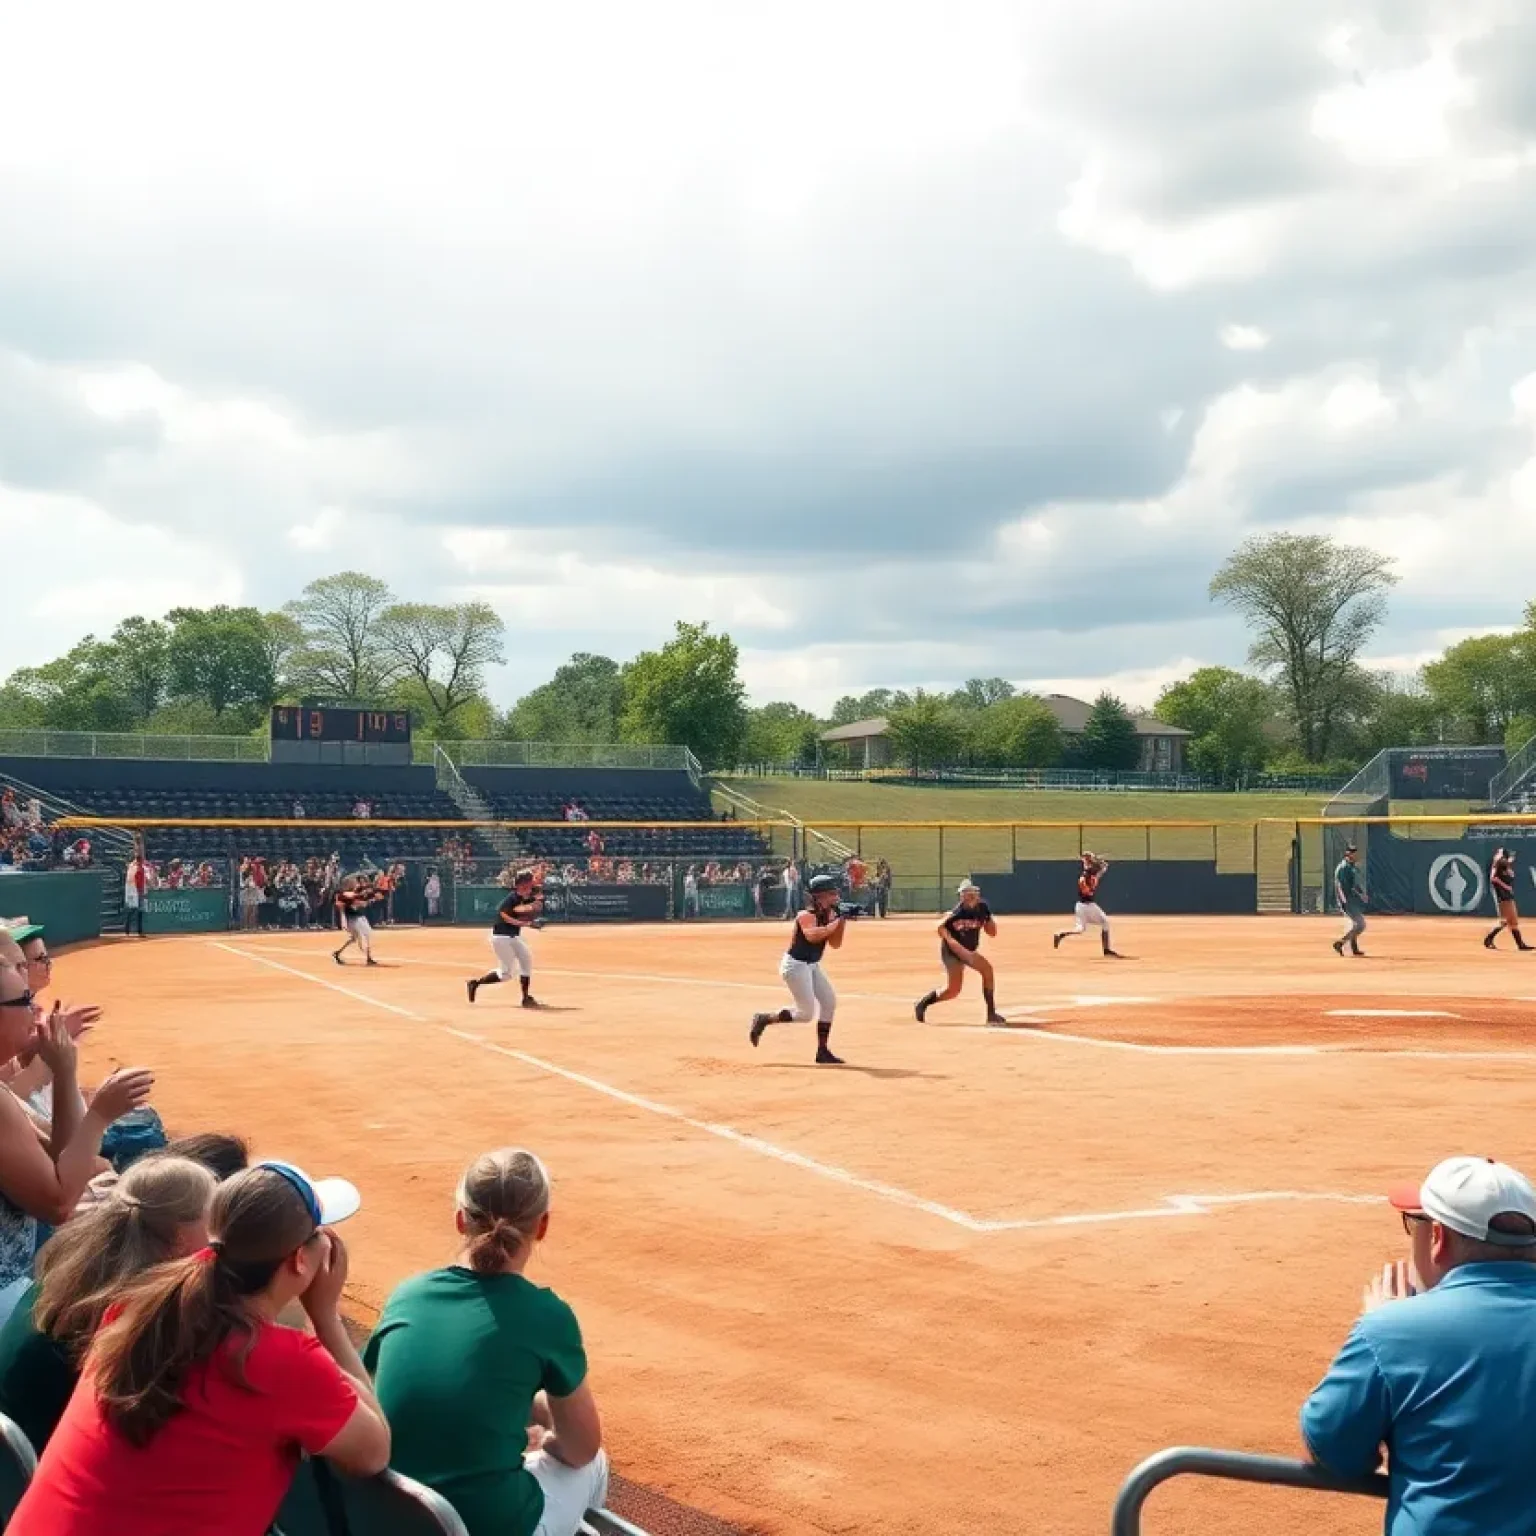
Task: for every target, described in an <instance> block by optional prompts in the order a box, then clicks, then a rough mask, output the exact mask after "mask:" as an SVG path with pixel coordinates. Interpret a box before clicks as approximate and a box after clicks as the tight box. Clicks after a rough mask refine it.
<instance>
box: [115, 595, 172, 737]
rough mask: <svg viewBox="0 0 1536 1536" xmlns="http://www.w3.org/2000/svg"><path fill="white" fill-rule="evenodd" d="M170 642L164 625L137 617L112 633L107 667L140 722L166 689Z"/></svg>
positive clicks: (162, 696) (162, 698) (149, 714)
mask: <svg viewBox="0 0 1536 1536" xmlns="http://www.w3.org/2000/svg"><path fill="white" fill-rule="evenodd" d="M169 641H170V636H169V635H168V634H167V632H166V628H165V625H164V624H161V623H158V622H156V621H155V620H154V619H145V618H140V617H139V616H138V615H135V616H134V617H133V618H129V619H124V620H123V622H122V623H121V624H119V625H118V626H117V628H116V629H114V630H113V631H112V638H111V640H110V641H109V642H108V646H109V649H110V653H111V662H110V666H111V668H112V670H113V672H115V673H116V675H117V680H118V683H119V685H120V686H121V688H122V692H123V694H124V696H125V697H126V698H127V699H128V702H129V704H130V705H131V707H132V709H133V713H134V715H135V716H136V717H137V718H138V719H139V720H148V719H149V717H150V716H151V715H153V714H154V712H155V711H156V710H157V709H158V708H159V707H160V705H161V703H162V702H163V700H164V699H165V696H166V693H167V692H168V690H169V687H170V682H171V669H170V660H169V655H168V650H169Z"/></svg>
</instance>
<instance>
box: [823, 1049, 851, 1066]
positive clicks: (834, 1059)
mask: <svg viewBox="0 0 1536 1536" xmlns="http://www.w3.org/2000/svg"><path fill="white" fill-rule="evenodd" d="M816 1065H817V1066H818V1067H841V1066H843V1065H845V1063H844V1061H843V1058H842V1057H841V1056H834V1055H833V1054H832V1052H831V1051H829V1050H828V1049H827V1048H826V1046H822V1048H821V1049H820V1050H819V1051H817V1052H816Z"/></svg>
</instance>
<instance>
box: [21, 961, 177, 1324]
mask: <svg viewBox="0 0 1536 1536" xmlns="http://www.w3.org/2000/svg"><path fill="white" fill-rule="evenodd" d="M23 1051H28V1052H30V1053H32V1054H34V1055H36V1056H37V1057H39V1058H40V1059H41V1060H42V1061H43V1063H44V1064H45V1065H46V1067H47V1068H48V1071H49V1072H50V1073H51V1075H52V1079H53V1119H52V1122H51V1124H50V1127H49V1131H48V1140H47V1142H46V1143H44V1142H43V1141H42V1140H41V1139H40V1138H39V1134H38V1131H37V1130H36V1129H35V1128H34V1125H33V1122H32V1119H31V1117H30V1116H29V1115H28V1113H27V1111H26V1109H25V1108H23V1106H22V1104H21V1102H20V1101H19V1100H18V1099H17V1098H16V1096H15V1095H14V1094H12V1093H10V1092H0V1321H3V1320H4V1319H5V1318H6V1317H8V1316H9V1315H10V1313H11V1310H12V1308H14V1307H15V1305H16V1301H17V1298H18V1297H19V1296H20V1295H21V1293H22V1292H23V1291H24V1290H26V1288H27V1286H28V1285H30V1284H31V1283H32V1257H33V1254H34V1253H35V1252H36V1251H37V1223H38V1222H39V1221H42V1222H46V1223H48V1224H49V1225H50V1226H57V1225H60V1224H61V1223H63V1222H64V1221H65V1220H67V1219H68V1217H69V1216H70V1215H71V1213H72V1212H73V1211H74V1209H75V1204H76V1202H77V1201H78V1200H79V1199H80V1196H81V1195H82V1194H83V1193H84V1192H85V1186H86V1184H87V1183H88V1182H89V1181H90V1179H91V1178H92V1176H93V1175H94V1174H95V1173H96V1172H97V1171H98V1168H97V1158H96V1152H97V1148H99V1147H100V1146H101V1142H102V1138H103V1137H104V1136H105V1135H106V1133H107V1128H108V1127H109V1126H110V1125H111V1124H112V1123H113V1121H115V1120H117V1119H119V1118H121V1117H122V1116H123V1115H125V1114H127V1113H128V1111H129V1110H131V1109H137V1108H138V1106H139V1105H141V1104H143V1103H144V1102H145V1101H146V1100H147V1099H148V1098H149V1094H150V1090H151V1088H153V1086H154V1077H153V1075H152V1074H151V1073H149V1072H147V1071H145V1070H143V1069H142V1068H138V1067H135V1068H129V1069H127V1070H123V1071H118V1072H114V1073H113V1074H112V1076H111V1077H109V1078H108V1079H107V1080H106V1082H104V1083H103V1084H102V1085H101V1087H100V1088H98V1089H97V1090H96V1093H95V1096H94V1097H93V1098H92V1100H91V1104H90V1107H89V1109H87V1108H85V1107H84V1101H83V1100H82V1099H81V1097H80V1091H79V1088H78V1086H77V1082H76V1050H75V1042H74V1040H73V1039H72V1038H71V1036H70V1033H69V1028H68V1026H67V1024H66V1022H65V1015H64V1013H63V1012H62V1011H59V1012H55V1013H53V1014H50V1015H48V1016H47V1017H42V1016H40V1015H34V1012H33V1005H32V991H31V988H29V987H28V986H27V984H26V980H25V978H24V977H23V976H22V974H21V973H20V972H19V971H17V970H16V969H14V967H12V966H8V965H7V966H0V1060H9V1059H10V1058H11V1057H14V1056H17V1055H20V1054H21V1053H22V1052H23Z"/></svg>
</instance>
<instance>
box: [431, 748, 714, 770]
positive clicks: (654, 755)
mask: <svg viewBox="0 0 1536 1536" xmlns="http://www.w3.org/2000/svg"><path fill="white" fill-rule="evenodd" d="M434 750H435V751H440V752H442V753H443V754H444V755H445V756H446V757H448V758H449V759H451V760H452V762H453V764H454V766H455V767H458V768H670V769H675V770H677V771H678V772H681V773H689V772H694V771H697V766H698V763H697V759H695V758H694V756H693V754H692V753H691V752H690V751H689V750H688V748H687V747H677V746H661V745H657V746H648V745H644V744H639V745H637V744H635V743H632V742H606V741H598V742H584V741H439V742H431V741H417V742H416V761H417V762H420V763H430V762H432V761H433V754H434ZM690 765H691V766H690Z"/></svg>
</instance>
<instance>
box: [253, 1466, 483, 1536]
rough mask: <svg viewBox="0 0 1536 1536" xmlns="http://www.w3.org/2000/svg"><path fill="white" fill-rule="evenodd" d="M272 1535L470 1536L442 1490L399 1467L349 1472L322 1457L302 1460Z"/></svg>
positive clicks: (278, 1513)
mask: <svg viewBox="0 0 1536 1536" xmlns="http://www.w3.org/2000/svg"><path fill="white" fill-rule="evenodd" d="M271 1536H469V1533H468V1531H466V1530H465V1528H464V1522H463V1521H462V1520H461V1519H460V1518H459V1515H458V1511H457V1510H455V1509H454V1508H453V1506H452V1505H451V1504H450V1503H449V1502H448V1501H447V1500H446V1499H445V1498H443V1496H442V1495H441V1494H439V1493H434V1492H433V1491H432V1490H431V1489H430V1488H424V1487H423V1486H422V1485H421V1484H420V1483H418V1482H415V1481H413V1480H412V1479H411V1478H408V1477H402V1476H401V1475H400V1474H399V1473H398V1472H381V1473H380V1474H379V1475H378V1476H377V1477H348V1476H347V1475H346V1474H345V1473H344V1472H338V1471H336V1469H335V1468H334V1467H331V1466H329V1465H328V1464H326V1463H325V1462H322V1461H313V1460H310V1459H307V1458H306V1459H305V1460H304V1461H303V1462H301V1463H300V1464H299V1470H298V1472H297V1474H296V1475H295V1476H294V1479H293V1485H292V1487H290V1488H289V1490H288V1497H287V1498H285V1499H284V1500H283V1507H282V1508H281V1509H280V1510H279V1511H278V1512H277V1521H276V1523H275V1524H274V1526H273V1527H272V1533H271Z"/></svg>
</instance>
